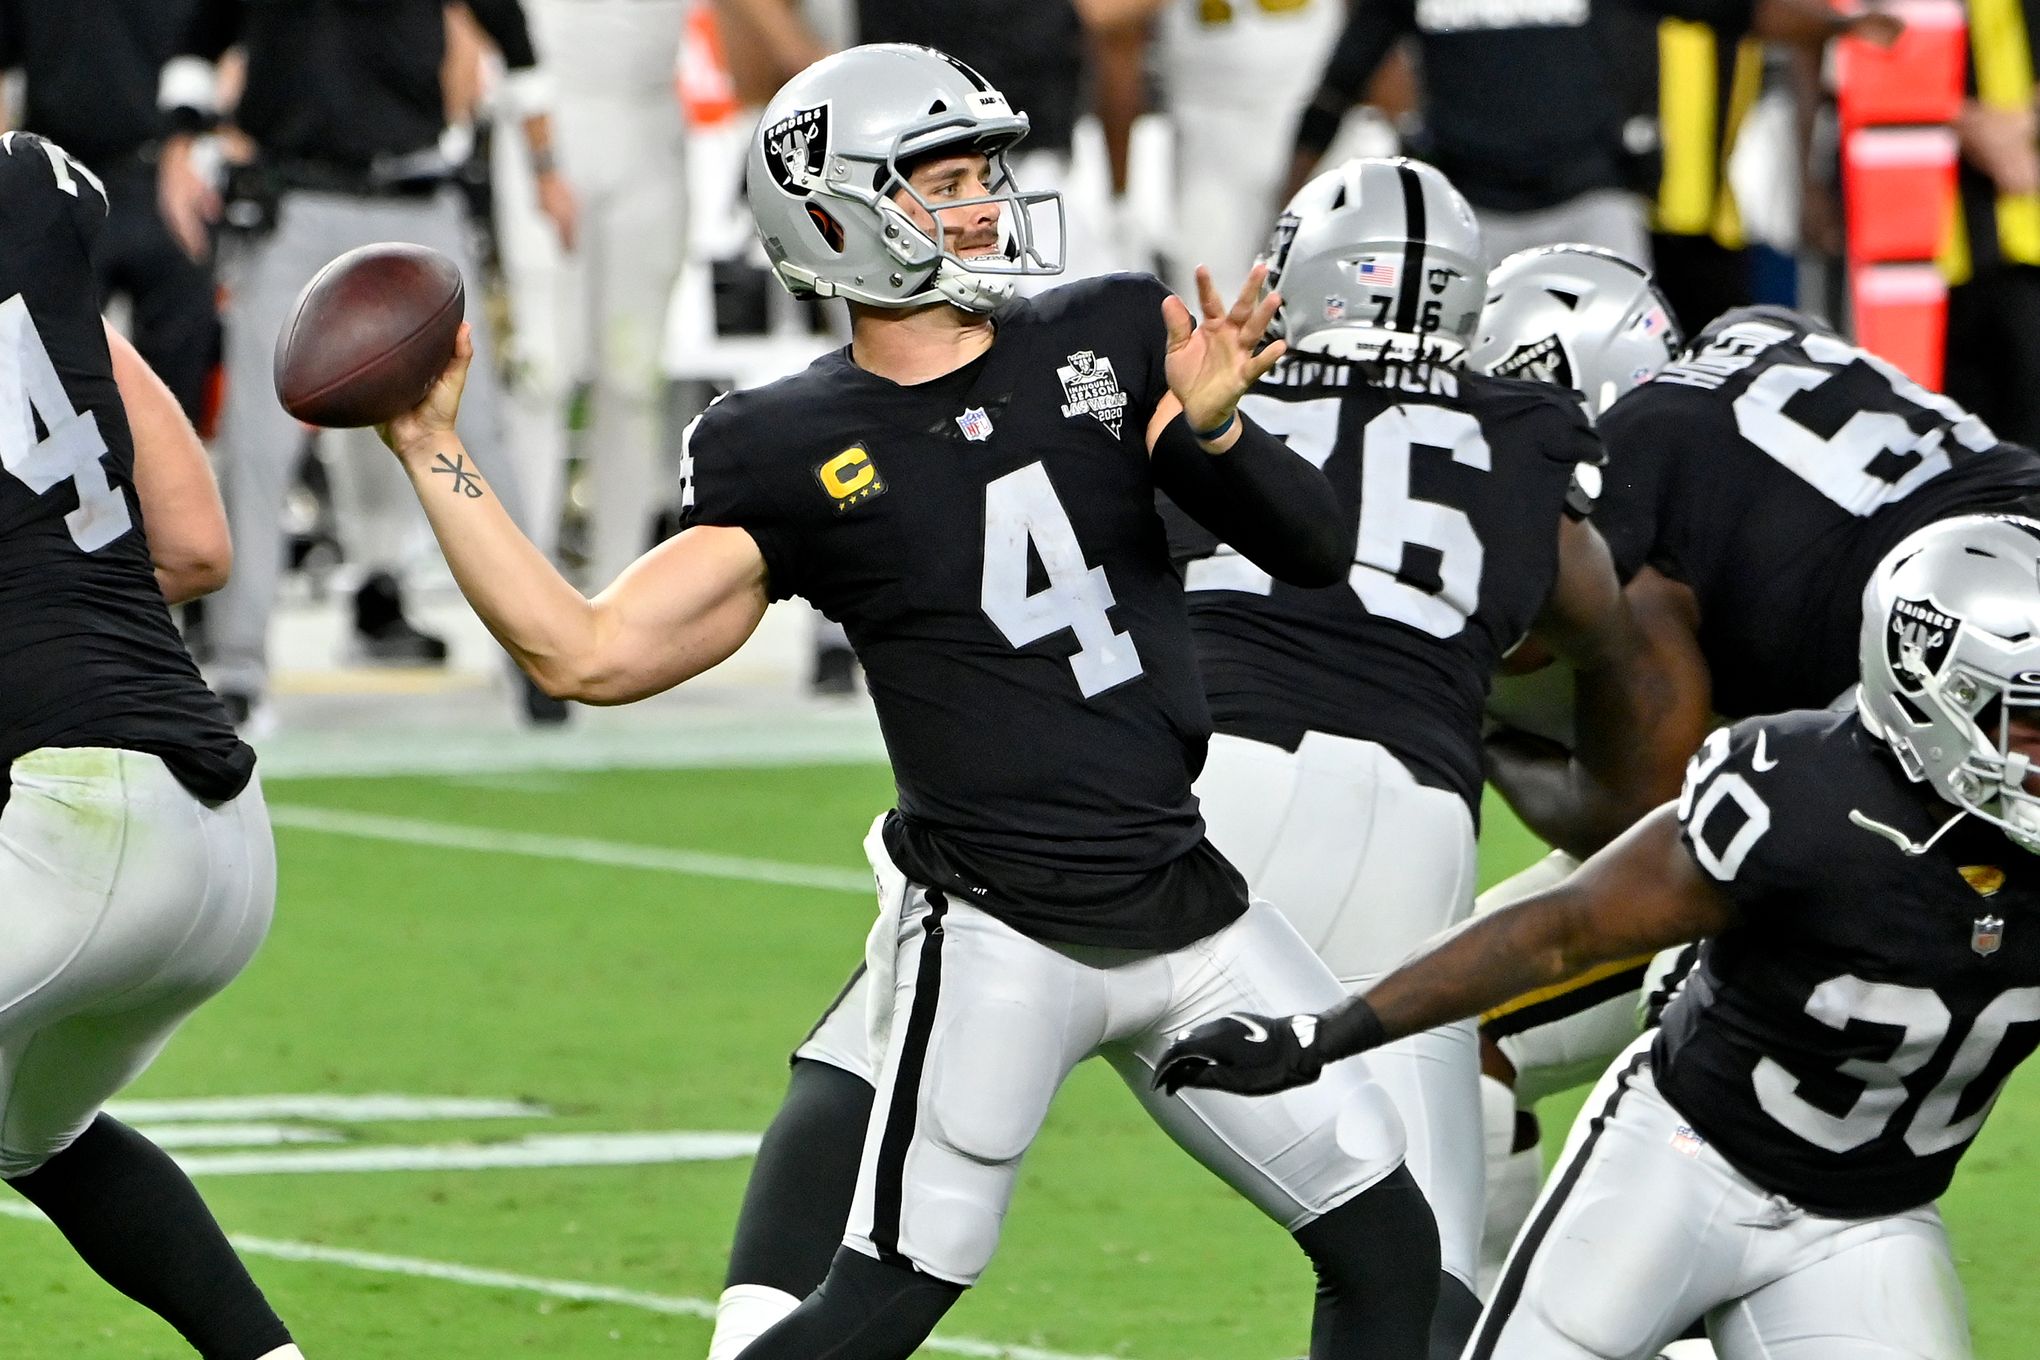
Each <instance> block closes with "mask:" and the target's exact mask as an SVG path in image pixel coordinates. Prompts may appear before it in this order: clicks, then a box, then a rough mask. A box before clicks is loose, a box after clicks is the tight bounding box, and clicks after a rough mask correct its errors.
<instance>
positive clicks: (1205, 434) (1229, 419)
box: [1184, 408, 1240, 444]
mask: <svg viewBox="0 0 2040 1360" xmlns="http://www.w3.org/2000/svg"><path fill="white" fill-rule="evenodd" d="M1239 418H1240V413H1239V410H1238V408H1235V409H1233V410H1231V411H1228V412H1227V413H1226V417H1225V419H1224V420H1221V421H1219V422H1218V424H1216V425H1214V426H1213V427H1212V428H1210V429H1208V430H1192V431H1190V433H1191V434H1193V435H1195V436H1197V438H1199V439H1201V440H1203V441H1204V442H1205V443H1207V444H1209V443H1211V442H1212V441H1213V440H1217V439H1223V438H1225V432H1226V431H1227V430H1230V429H1231V428H1232V427H1233V422H1234V421H1236V420H1238V419H1239ZM1184 423H1185V424H1186V425H1187V424H1188V423H1189V422H1188V421H1185V422H1184Z"/></svg>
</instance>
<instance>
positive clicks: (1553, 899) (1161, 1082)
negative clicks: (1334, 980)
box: [1155, 806, 1735, 1095]
mask: <svg viewBox="0 0 2040 1360" xmlns="http://www.w3.org/2000/svg"><path fill="white" fill-rule="evenodd" d="M1733 924H1735V907H1734V905H1733V903H1732V902H1731V901H1730V900H1729V898H1728V896H1727V894H1725V893H1724V892H1723V891H1722V890H1721V889H1720V888H1719V887H1717V886H1716V885H1715V883H1714V882H1713V880H1711V879H1709V878H1708V877H1707V876H1706V875H1705V874H1704V873H1703V872H1702V871H1701V869H1700V866H1699V865H1698V864H1697V863H1696V862H1695V861H1694V859H1693V856H1692V853H1691V852H1690V851H1689V850H1688V849H1687V848H1686V846H1685V843H1684V842H1683V840H1682V839H1681V837H1680V831H1679V819H1678V816H1677V813H1676V812H1675V810H1674V809H1673V808H1672V807H1670V806H1666V807H1663V808H1660V809H1658V810H1657V811H1656V812H1654V813H1652V814H1651V815H1650V816H1649V817H1646V818H1645V819H1644V820H1643V821H1641V822H1639V823H1637V825H1636V826H1634V827H1633V828H1631V829H1630V830H1629V832H1628V833H1627V834H1625V835H1624V836H1623V837H1622V838H1621V839H1620V840H1617V841H1616V842H1615V843H1614V844H1612V845H1610V846H1609V847H1608V848H1607V849H1605V850H1603V851H1602V852H1601V853H1600V854H1598V855H1596V856H1595V857H1594V858H1592V859H1590V860H1588V861H1587V862H1586V863H1585V864H1584V865H1582V866H1581V867H1580V870H1579V872H1578V873H1575V874H1573V875H1572V876H1571V877H1569V878H1567V879H1566V880H1565V881H1564V882H1563V883H1561V884H1559V885H1558V886H1557V887H1555V888H1553V889H1551V890H1550V891H1548V892H1543V893H1539V894H1537V895H1536V896H1534V897H1529V898H1525V899H1524V900H1523V901H1522V902H1519V903H1517V904H1515V905H1514V906H1510V907H1506V908H1504V909H1502V910H1500V911H1495V912H1490V913H1489V914H1487V915H1485V916H1480V917H1476V918H1474V919H1473V920H1471V921H1469V922H1467V923H1466V924H1465V925H1463V926H1461V927H1459V928H1458V929H1456V930H1453V931H1451V932H1448V933H1447V934H1445V935H1443V936H1441V937H1440V938H1439V940H1438V942H1437V943H1436V944H1434V945H1433V946H1432V947H1431V948H1429V949H1427V950H1426V951H1424V952H1423V953H1421V954H1419V955H1417V956H1416V957H1415V958H1414V959H1412V960H1411V961H1410V962H1409V963H1406V964H1404V965H1403V966H1402V967H1400V968H1398V969H1396V970H1395V971H1394V972H1392V973H1390V974H1389V975H1388V976H1387V977H1385V978H1383V979H1382V980H1381V981H1380V982H1378V983H1376V984H1375V985H1374V986H1373V987H1371V988H1369V989H1368V990H1367V991H1366V992H1365V993H1363V994H1361V995H1360V996H1356V997H1353V998H1352V999H1350V1000H1348V1001H1346V1002H1344V1003H1342V1004H1341V1005H1339V1006H1337V1007H1335V1008H1334V1009H1332V1010H1329V1011H1325V1012H1322V1013H1320V1014H1318V1015H1307V1016H1292V1017H1282V1018H1278V1017H1269V1016H1225V1017H1223V1018H1221V1019H1218V1020H1214V1021H1211V1022H1210V1023H1208V1024H1204V1025H1199V1026H1198V1027H1197V1028H1196V1029H1193V1030H1191V1031H1189V1032H1188V1033H1187V1034H1185V1035H1183V1036H1182V1037H1180V1038H1178V1039H1177V1040H1176V1042H1175V1043H1173V1044H1171V1045H1170V1046H1169V1049H1168V1051H1167V1052H1166V1053H1164V1054H1163V1055H1162V1061H1161V1064H1160V1065H1159V1066H1158V1067H1157V1068H1156V1071H1155V1082H1156V1084H1157V1085H1158V1086H1161V1087H1163V1088H1164V1089H1167V1090H1170V1091H1174V1090H1177V1089H1179V1088H1181V1087H1184V1086H1206V1087H1210V1088H1212V1089H1215V1090H1221V1091H1236V1092H1241V1093H1244V1094H1249V1095H1258V1094H1267V1093H1270V1092H1274V1091H1282V1090H1287V1089H1288V1088H1290V1087H1292V1086H1301V1085H1304V1084H1305V1083H1308V1082H1311V1081H1315V1080H1316V1079H1317V1075H1318V1073H1319V1072H1320V1071H1322V1070H1323V1068H1324V1065H1325V1064H1326V1063H1328V1062H1336V1061H1338V1060H1339V1059H1340V1058H1349V1057H1352V1056H1353V1055H1354V1054H1356V1053H1361V1052H1364V1051H1366V1050H1367V1049H1370V1048H1378V1047H1380V1046H1381V1045H1382V1044H1385V1043H1390V1042H1393V1041H1394V1040H1396V1039H1400V1038H1403V1037H1405V1036H1406V1035H1411V1034H1417V1033H1421V1032H1422V1031H1424V1030H1428V1029H1434V1028H1436V1027H1437V1026H1439V1025H1442V1024H1446V1023H1449V1022H1451V1021H1454V1020H1461V1019H1465V1018H1467V1017H1470V1016H1475V1015H1479V1014H1480V1013H1482V1012H1483V1011H1485V1010H1488V1009H1489V1008H1491V1007H1493V1006H1497V1005H1500V1004H1501V1003H1502V1002H1504V1001H1507V1000H1510V999H1511V998H1513V997H1517V996H1521V995H1522V994H1523V993H1525V992H1529V991H1533V990H1535V989H1537V988H1539V987H1548V986H1551V985H1552V984H1554V983H1559V982H1563V981H1565V980H1566V979H1568V978H1571V977H1576V976H1578V975H1579V974H1580V973H1583V972H1585V971H1586V970H1587V969H1589V968H1592V967H1593V966H1594V965H1596V964H1599V963H1607V962H1610V961H1613V960H1616V959H1625V958H1633V957H1636V956H1637V955H1640V954H1650V953H1653V952H1655V951H1657V950H1659V949H1663V948H1665V947H1667V946H1669V945H1675V944H1683V943H1686V942H1688V941H1692V940H1698V939H1702V938H1704V937H1706V936H1709V935H1713V934H1717V933H1719V932H1720V931H1722V930H1724V929H1726V928H1727V927H1729V926H1731V925H1733Z"/></svg>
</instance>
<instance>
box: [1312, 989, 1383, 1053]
mask: <svg viewBox="0 0 2040 1360" xmlns="http://www.w3.org/2000/svg"><path fill="white" fill-rule="evenodd" d="M1387 1042H1388V1030H1387V1029H1386V1028H1385V1027H1384V1026H1383V1025H1382V1023H1381V1017H1380V1016H1379V1015H1377V1014H1375V1012H1374V1007H1372V1006H1370V1005H1368V1004H1367V998H1366V997H1363V996H1356V997H1351V998H1349V999H1348V1000H1346V1001H1345V1002H1344V1003H1342V1004H1341V1005H1339V1006H1337V1007H1334V1008H1333V1009H1332V1010H1329V1011H1326V1012H1325V1014H1324V1017H1323V1018H1322V1019H1320V1020H1319V1021H1318V1047H1320V1048H1322V1049H1323V1050H1324V1054H1325V1061H1326V1062H1337V1061H1338V1060H1339V1059H1341V1058H1350V1057H1352V1056H1353V1055H1354V1054H1356V1053H1365V1052H1366V1051H1367V1050H1368V1049H1370V1048H1380V1047H1381V1046H1382V1045H1383V1044H1385V1043H1387Z"/></svg>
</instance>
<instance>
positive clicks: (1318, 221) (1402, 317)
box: [1261, 156, 1487, 361]
mask: <svg viewBox="0 0 2040 1360" xmlns="http://www.w3.org/2000/svg"><path fill="white" fill-rule="evenodd" d="M1481 258H1482V257H1481V249H1480V227H1479V226H1478V225H1476V224H1475V222H1474V219H1473V209H1472V208H1471V207H1469V206H1467V202H1466V200H1465V199H1464V198H1462V197H1461V196H1460V193H1459V191H1458V190H1457V189H1455V188H1453V187H1452V181H1450V180H1448V179H1446V178H1445V176H1444V175H1442V174H1440V173H1438V171H1437V170H1435V169H1433V168H1432V167H1430V166H1428V165H1426V164H1424V163H1423V162H1422V161H1413V160H1408V159H1405V158H1402V157H1396V158H1393V159H1389V158H1383V157H1378V156H1368V157H1361V158H1359V159H1355V160H1350V161H1347V162H1346V163H1345V164H1344V165H1341V166H1339V167H1337V168H1336V169H1333V170H1327V171H1326V172H1325V173H1324V174H1322V175H1319V176H1317V177H1316V178H1315V179H1313V180H1311V181H1310V183H1308V184H1306V185H1304V186H1303V187H1302V188H1301V189H1299V190H1297V191H1296V196H1295V197H1293V198H1291V199H1290V200H1289V204H1288V206H1287V207H1285V208H1284V209H1283V210H1282V216H1281V217H1280V218H1278V219H1277V220H1276V224H1275V231H1274V234H1273V235H1272V236H1271V237H1270V238H1269V241H1268V249H1267V250H1266V251H1265V252H1264V253H1263V254H1262V256H1261V260H1262V262H1263V263H1265V264H1266V265H1267V266H1268V286H1269V287H1270V288H1273V289H1278V290H1280V292H1281V294H1282V311H1281V313H1280V315H1279V316H1278V317H1277V319H1276V324H1275V327H1274V329H1275V330H1276V331H1277V332H1279V333H1280V334H1281V335H1282V336H1283V337H1285V338H1286V339H1287V340H1288V341H1289V343H1290V344H1291V345H1293V346H1296V347H1298V348H1302V349H1332V350H1336V351H1337V352H1340V353H1345V354H1349V355H1352V356H1355V357H1374V356H1380V357H1384V358H1400V359H1406V360H1407V359H1415V358H1420V357H1421V358H1428V359H1431V360H1435V361H1451V360H1456V359H1458V358H1459V357H1460V355H1462V354H1463V353H1464V352H1465V350H1466V347H1467V344H1468V343H1469V342H1470V341H1471V340H1472V339H1473V333H1474V326H1475V324H1476V323H1477V322H1478V321H1479V319H1480V307H1481V298H1482V296H1483V293H1484V290H1485V287H1486V283H1487V266H1486V265H1484V264H1482V263H1481Z"/></svg>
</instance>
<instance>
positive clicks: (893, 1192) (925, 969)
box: [871, 888, 949, 1265]
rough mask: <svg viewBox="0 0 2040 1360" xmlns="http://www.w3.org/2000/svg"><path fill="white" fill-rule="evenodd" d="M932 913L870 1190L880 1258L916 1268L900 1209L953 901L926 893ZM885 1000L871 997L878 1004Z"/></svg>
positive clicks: (874, 1242) (874, 1237)
mask: <svg viewBox="0 0 2040 1360" xmlns="http://www.w3.org/2000/svg"><path fill="white" fill-rule="evenodd" d="M927 892H928V906H929V911H928V915H927V916H926V917H925V918H924V919H923V920H922V922H921V929H922V931H923V932H925V935H926V938H925V939H924V940H923V941H922V942H921V962H920V967H919V968H918V969H917V970H916V971H915V973H914V1001H913V1005H912V1006H911V1007H910V1008H909V1010H908V1013H907V1029H906V1034H905V1036H904V1037H903V1038H902V1039H901V1041H900V1064H899V1069H898V1071H896V1072H895V1073H894V1075H893V1086H892V1092H891V1094H890V1095H889V1096H888V1097H887V1100H886V1112H885V1134H884V1135H883V1136H882V1137H881V1138H880V1139H879V1144H878V1168H877V1172H876V1179H875V1181H874V1184H873V1187H872V1212H871V1245H872V1246H874V1247H876V1248H877V1249H878V1259H879V1260H881V1261H885V1262H887V1263H889V1264H892V1265H912V1264H913V1263H912V1262H911V1261H909V1260H908V1259H907V1258H906V1257H905V1256H903V1255H901V1254H900V1209H901V1202H902V1200H903V1199H904V1197H905V1193H906V1173H907V1150H908V1149H909V1148H911V1147H912V1146H913V1145H914V1121H915V1115H916V1113H917V1107H918V1105H919V1103H920V1099H921V1069H922V1067H923V1066H924V1065H925V1064H926V1063H927V1061H928V1040H929V1038H930V1037H931V1036H932V1035H933V1034H934V1032H935V1004H936V1001H937V998H938V995H939V993H940V991H941V988H942V934H943V932H942V918H943V917H944V916H945V915H946V914H948V911H949V899H948V898H946V897H944V896H943V895H942V894H941V893H939V892H937V891H935V890H934V889H932V888H931V889H928V890H927ZM882 1000H883V998H876V997H874V998H873V1002H874V1004H878V1003H879V1002H880V1001H882Z"/></svg>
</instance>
